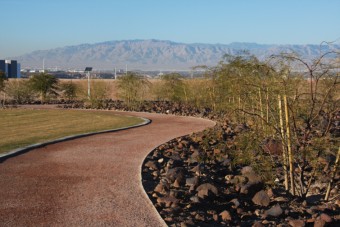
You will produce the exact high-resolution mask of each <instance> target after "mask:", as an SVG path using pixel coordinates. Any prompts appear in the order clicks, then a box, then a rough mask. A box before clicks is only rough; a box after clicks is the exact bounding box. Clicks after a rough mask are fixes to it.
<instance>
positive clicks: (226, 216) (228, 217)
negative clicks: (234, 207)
mask: <svg viewBox="0 0 340 227" xmlns="http://www.w3.org/2000/svg"><path fill="white" fill-rule="evenodd" d="M220 216H221V218H222V220H223V221H231V220H232V217H231V215H230V213H229V211H227V210H225V211H223V212H221V213H220Z"/></svg>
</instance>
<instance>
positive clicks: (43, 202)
mask: <svg viewBox="0 0 340 227" xmlns="http://www.w3.org/2000/svg"><path fill="white" fill-rule="evenodd" d="M120 114H127V115H134V116H141V117H146V118H149V119H151V120H152V123H151V124H149V125H147V126H143V127H140V128H134V129H129V130H124V131H119V132H114V133H106V134H100V135H95V136H90V137H85V138H80V139H75V140H71V141H67V142H61V143H58V144H53V145H48V146H46V147H43V148H39V149H35V150H32V151H30V152H28V153H25V154H23V155H20V156H17V157H14V158H10V159H8V160H6V161H4V162H3V163H0V226H104V225H105V226H165V223H164V222H163V220H162V219H161V218H160V216H159V214H158V213H157V211H156V209H155V208H154V207H153V205H152V203H151V202H150V200H149V199H148V197H147V195H146V194H145V192H144V190H143V187H142V183H141V165H142V163H143V160H144V158H145V157H146V155H147V154H148V153H149V152H150V151H151V150H152V149H153V148H155V147H156V146H158V145H160V144H162V143H165V142H166V141H168V140H170V139H172V138H174V137H178V136H181V135H185V134H189V133H191V132H194V131H201V130H203V129H204V128H206V127H211V126H213V125H214V123H213V122H211V121H208V120H203V119H197V118H187V117H176V116H169V115H157V114H148V113H120Z"/></svg>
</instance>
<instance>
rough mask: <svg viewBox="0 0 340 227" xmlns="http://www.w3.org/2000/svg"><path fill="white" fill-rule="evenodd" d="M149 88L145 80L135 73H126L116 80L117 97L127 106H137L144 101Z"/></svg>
mask: <svg viewBox="0 0 340 227" xmlns="http://www.w3.org/2000/svg"><path fill="white" fill-rule="evenodd" d="M150 86H151V84H150V82H149V81H148V80H147V79H146V78H144V77H142V76H140V75H137V74H135V73H128V74H127V75H126V76H121V77H119V78H118V81H117V89H118V97H119V98H121V99H123V100H124V101H125V102H126V104H127V105H128V106H134V105H138V104H140V103H141V102H142V101H143V100H144V97H145V96H146V94H147V92H148V91H149V90H150Z"/></svg>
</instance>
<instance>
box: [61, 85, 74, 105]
mask: <svg viewBox="0 0 340 227" xmlns="http://www.w3.org/2000/svg"><path fill="white" fill-rule="evenodd" d="M77 89H78V86H77V85H76V84H75V83H72V81H71V82H65V83H62V84H60V90H61V96H62V97H63V98H65V99H67V100H69V101H70V100H74V99H75V98H76V97H77Z"/></svg>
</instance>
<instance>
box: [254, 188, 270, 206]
mask: <svg viewBox="0 0 340 227" xmlns="http://www.w3.org/2000/svg"><path fill="white" fill-rule="evenodd" d="M252 201H253V203H254V204H256V205H259V206H264V207H267V206H268V205H269V203H270V198H269V196H268V194H267V193H266V192H265V191H263V190H261V191H259V192H257V193H256V194H255V195H254V197H253V199H252Z"/></svg>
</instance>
